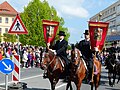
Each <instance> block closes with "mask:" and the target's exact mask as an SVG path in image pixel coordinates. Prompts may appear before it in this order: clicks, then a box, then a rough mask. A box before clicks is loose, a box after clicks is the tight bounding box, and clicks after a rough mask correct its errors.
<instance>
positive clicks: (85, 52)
mask: <svg viewBox="0 0 120 90" xmlns="http://www.w3.org/2000/svg"><path fill="white" fill-rule="evenodd" d="M84 35H85V39H84V40H82V41H80V42H79V44H78V49H79V50H80V51H81V54H82V57H83V59H84V60H85V62H86V64H87V67H88V72H89V77H88V78H89V80H91V78H92V70H93V58H92V51H91V49H90V37H89V31H88V30H85V33H84Z"/></svg>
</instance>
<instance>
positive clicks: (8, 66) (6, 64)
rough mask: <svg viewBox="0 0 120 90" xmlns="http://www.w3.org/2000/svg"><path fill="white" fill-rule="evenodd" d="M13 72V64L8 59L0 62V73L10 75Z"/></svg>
mask: <svg viewBox="0 0 120 90" xmlns="http://www.w3.org/2000/svg"><path fill="white" fill-rule="evenodd" d="M13 70H14V63H13V62H12V60H10V59H9V58H4V59H3V60H1V61H0V71H1V72H2V73H4V74H10V73H11V72H12V71H13Z"/></svg>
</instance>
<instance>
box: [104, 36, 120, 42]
mask: <svg viewBox="0 0 120 90" xmlns="http://www.w3.org/2000/svg"><path fill="white" fill-rule="evenodd" d="M106 41H120V35H109V36H107V38H106Z"/></svg>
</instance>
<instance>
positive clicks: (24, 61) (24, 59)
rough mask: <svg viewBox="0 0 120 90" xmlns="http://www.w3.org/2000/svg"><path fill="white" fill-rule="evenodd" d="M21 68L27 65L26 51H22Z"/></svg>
mask: <svg viewBox="0 0 120 90" xmlns="http://www.w3.org/2000/svg"><path fill="white" fill-rule="evenodd" d="M22 61H23V63H24V64H23V68H25V67H27V61H28V52H27V51H24V53H23V60H22Z"/></svg>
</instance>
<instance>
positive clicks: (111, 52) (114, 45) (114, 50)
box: [105, 41, 120, 69]
mask: <svg viewBox="0 0 120 90" xmlns="http://www.w3.org/2000/svg"><path fill="white" fill-rule="evenodd" d="M119 51H120V49H119V47H118V46H117V41H114V42H113V43H112V44H111V47H110V48H109V49H108V52H109V55H108V58H107V59H106V68H105V69H108V68H109V58H111V56H112V57H113V58H115V53H119Z"/></svg>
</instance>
